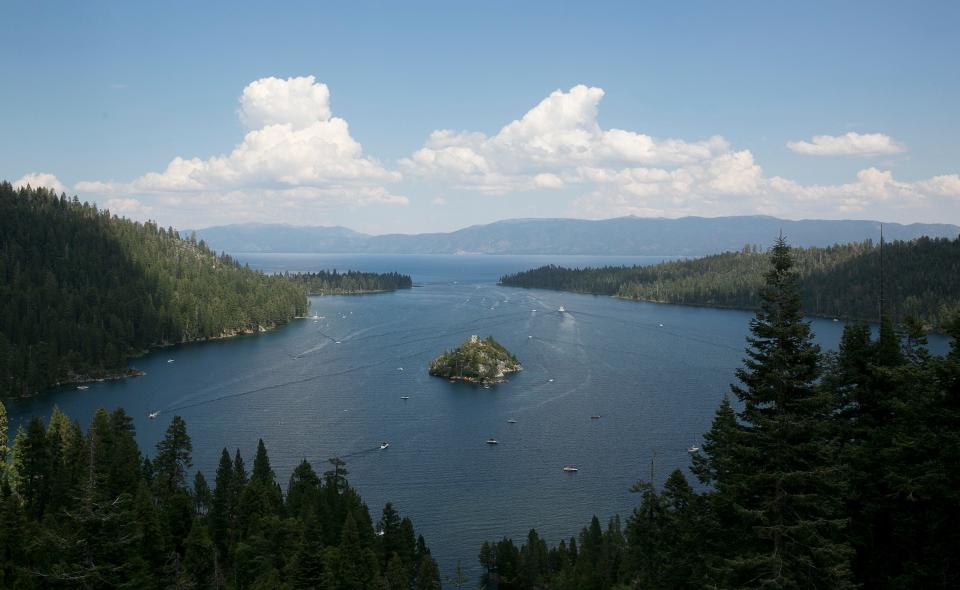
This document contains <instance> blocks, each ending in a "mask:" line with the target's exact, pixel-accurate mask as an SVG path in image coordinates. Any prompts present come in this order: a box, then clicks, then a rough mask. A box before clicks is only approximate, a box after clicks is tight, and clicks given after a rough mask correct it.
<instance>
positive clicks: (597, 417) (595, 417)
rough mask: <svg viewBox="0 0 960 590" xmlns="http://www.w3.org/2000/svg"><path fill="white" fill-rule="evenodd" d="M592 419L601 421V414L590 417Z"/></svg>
mask: <svg viewBox="0 0 960 590" xmlns="http://www.w3.org/2000/svg"><path fill="white" fill-rule="evenodd" d="M590 419H591V420H599V419H600V414H594V415H593V416H590Z"/></svg>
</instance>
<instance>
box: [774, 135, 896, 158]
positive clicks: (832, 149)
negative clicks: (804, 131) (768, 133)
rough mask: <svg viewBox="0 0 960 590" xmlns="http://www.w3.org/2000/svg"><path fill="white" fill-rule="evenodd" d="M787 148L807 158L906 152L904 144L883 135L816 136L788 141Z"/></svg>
mask: <svg viewBox="0 0 960 590" xmlns="http://www.w3.org/2000/svg"><path fill="white" fill-rule="evenodd" d="M787 148H789V149H790V150H792V151H794V152H796V153H798V154H803V155H806V156H888V155H892V154H899V153H901V152H905V151H906V149H907V148H905V147H904V146H903V145H902V144H900V143H898V142H896V141H894V139H893V138H892V137H890V136H889V135H884V134H883V133H856V132H853V131H851V132H850V133H844V134H843V135H814V136H813V138H812V139H811V140H810V141H788V142H787Z"/></svg>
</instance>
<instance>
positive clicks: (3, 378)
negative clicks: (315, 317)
mask: <svg viewBox="0 0 960 590" xmlns="http://www.w3.org/2000/svg"><path fill="white" fill-rule="evenodd" d="M0 301H2V302H3V305H2V307H0V395H9V394H16V395H29V394H31V393H34V392H36V391H38V390H40V389H42V388H44V387H48V386H51V385H54V384H56V383H59V382H64V381H79V380H84V379H90V378H96V377H103V376H108V375H112V374H116V373H118V372H121V371H123V370H124V368H125V367H126V363H127V360H128V359H129V358H130V357H131V356H134V355H137V354H140V353H141V352H143V351H144V350H147V349H149V348H150V347H154V346H162V345H166V344H173V343H180V342H190V341H194V340H202V339H207V338H217V337H221V336H228V335H233V334H238V333H243V332H254V331H258V330H262V329H269V328H271V327H274V326H277V325H279V324H282V323H285V322H287V321H289V320H290V319H291V318H293V317H294V316H296V315H302V314H304V313H305V312H306V308H307V300H306V296H305V294H304V292H303V290H302V288H301V287H300V286H298V285H295V284H293V283H290V282H288V281H286V280H284V279H283V278H282V277H271V276H267V275H265V274H263V273H260V272H254V271H252V270H250V269H248V268H245V267H243V266H241V265H239V264H238V263H237V262H236V261H234V260H233V259H232V258H230V257H229V256H226V255H220V256H218V255H217V254H216V253H214V252H212V251H211V250H210V249H209V248H207V247H206V245H205V244H204V243H203V242H202V241H201V242H199V243H197V242H196V241H195V240H193V239H181V238H180V237H179V235H178V234H177V232H175V231H174V230H173V229H172V228H170V229H164V228H162V227H158V226H157V225H156V224H153V223H135V222H133V221H130V220H127V219H122V218H118V217H116V216H113V215H111V214H110V213H109V212H108V211H105V210H99V209H97V207H96V205H92V204H89V203H81V202H79V201H78V200H77V199H76V197H74V198H72V199H70V198H67V197H66V196H65V195H61V196H57V195H56V194H54V193H52V192H50V191H48V190H46V189H21V190H14V188H13V187H12V186H11V185H10V184H9V183H6V182H3V183H0Z"/></svg>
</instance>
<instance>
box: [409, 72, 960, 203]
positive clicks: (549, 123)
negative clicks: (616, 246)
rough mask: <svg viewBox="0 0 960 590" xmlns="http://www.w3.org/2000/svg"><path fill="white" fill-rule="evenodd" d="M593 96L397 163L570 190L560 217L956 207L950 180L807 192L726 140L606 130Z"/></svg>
mask: <svg viewBox="0 0 960 590" xmlns="http://www.w3.org/2000/svg"><path fill="white" fill-rule="evenodd" d="M603 97H604V91H603V90H602V89H600V88H595V87H588V86H584V85H578V86H574V87H573V88H571V89H569V90H567V91H562V90H557V91H555V92H552V93H551V94H550V95H549V96H547V97H546V98H544V99H543V100H542V101H540V103H539V104H537V105H535V106H534V107H533V108H531V109H530V110H529V111H527V112H526V113H525V114H524V115H523V116H521V117H520V118H518V119H516V120H514V121H512V122H510V123H508V124H506V125H504V126H503V127H502V128H501V129H500V131H499V132H497V133H496V134H495V135H492V136H487V135H485V134H483V133H479V132H471V131H453V130H449V129H441V130H437V131H434V132H433V133H431V134H430V136H429V138H428V139H427V141H426V142H425V143H424V145H423V146H422V147H421V148H420V149H418V150H417V151H415V152H414V153H413V154H411V155H410V156H409V157H407V158H405V159H403V160H401V161H400V168H401V169H402V170H403V171H404V172H405V173H407V175H409V176H412V177H416V178H421V179H426V180H430V181H433V182H438V183H441V184H446V185H448V186H452V187H455V188H459V189H463V190H470V191H476V192H480V193H486V194H508V193H517V192H522V191H566V192H568V193H569V192H573V193H574V194H575V195H576V197H575V198H574V200H573V201H572V204H571V206H570V207H569V208H568V209H567V213H568V214H571V215H584V216H589V217H609V216H614V215H626V214H635V215H665V216H678V215H730V214H746V213H758V212H759V213H767V214H776V215H785V216H796V215H809V216H814V217H824V216H830V215H841V214H848V213H850V212H855V211H863V210H867V209H869V208H870V207H872V206H874V205H876V204H878V203H880V204H882V205H884V206H890V207H924V206H928V205H929V203H930V199H931V198H934V197H951V196H960V179H958V176H957V175H946V176H937V177H934V178H931V179H929V180H921V181H916V182H906V181H900V180H897V179H894V178H893V175H892V173H891V172H890V171H884V170H879V169H877V168H868V169H865V170H861V171H860V172H859V173H858V174H857V176H856V180H854V181H852V182H849V183H846V184H837V185H804V184H801V183H798V182H795V181H793V180H790V179H786V178H782V177H779V176H773V177H768V176H767V175H766V174H765V173H764V171H763V168H762V167H761V165H760V164H759V163H758V162H757V161H756V159H755V157H754V154H753V153H752V152H751V151H750V150H749V149H742V148H735V147H734V146H732V145H731V144H730V142H729V141H727V140H726V139H725V138H723V137H721V136H717V135H714V136H709V137H706V138H703V139H696V140H692V141H690V140H685V139H679V138H656V137H653V136H651V135H647V134H645V133H642V132H640V131H634V130H628V129H604V128H602V127H601V126H600V124H599V122H598V114H599V105H600V102H601V100H602V99H603ZM789 145H790V148H791V149H794V150H795V151H799V152H801V153H811V154H823V155H827V154H845V155H881V154H894V153H899V152H901V151H904V150H905V148H904V147H903V146H902V145H901V144H899V143H897V142H896V141H894V140H893V139H892V138H890V137H888V136H886V135H883V134H879V133H871V134H858V133H847V134H846V135H842V136H839V137H831V136H816V137H814V138H813V140H812V141H811V142H791V143H790V144H789Z"/></svg>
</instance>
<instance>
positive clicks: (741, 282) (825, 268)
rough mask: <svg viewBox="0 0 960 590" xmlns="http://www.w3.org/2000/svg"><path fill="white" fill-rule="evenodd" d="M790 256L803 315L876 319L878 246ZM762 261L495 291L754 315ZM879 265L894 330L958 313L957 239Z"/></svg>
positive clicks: (897, 245) (696, 264) (529, 280)
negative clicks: (910, 322)
mask: <svg viewBox="0 0 960 590" xmlns="http://www.w3.org/2000/svg"><path fill="white" fill-rule="evenodd" d="M792 255H793V259H794V264H795V269H796V272H798V273H799V276H800V287H799V288H800V294H801V298H802V302H803V311H804V312H805V313H806V314H809V315H815V316H823V317H831V318H842V319H857V320H876V319H877V317H879V309H878V302H879V301H880V286H881V279H880V277H881V264H880V262H881V248H880V245H879V244H875V243H873V242H871V241H866V242H861V243H853V244H843V245H836V246H830V247H827V248H795V249H793V250H792ZM770 257H771V253H770V252H763V251H761V250H760V249H759V248H757V247H756V246H745V247H744V248H743V249H742V250H741V251H738V252H725V253H722V254H716V255H713V256H706V257H704V258H696V259H690V260H677V261H671V262H663V263H660V264H655V265H650V266H608V267H602V268H564V267H559V266H553V265H550V266H543V267H540V268H536V269H532V270H528V271H524V272H520V273H516V274H512V275H508V276H504V277H502V278H501V283H502V284H504V285H508V286H512V287H526V288H537V289H555V290H561V291H574V292H577V293H594V294H600V295H612V296H616V297H622V298H626V299H637V300H643V301H653V302H657V303H674V304H686V305H705V306H712V307H733V308H741V309H757V308H759V307H760V306H761V304H762V298H761V296H760V291H761V288H762V286H763V284H764V278H765V275H766V272H767V268H768V267H769V264H770ZM882 258H883V265H882V267H883V270H882V276H883V281H882V285H883V290H884V299H885V300H886V301H887V305H888V307H887V309H885V312H886V313H887V314H888V315H890V317H891V318H892V319H893V320H894V321H895V322H901V321H903V320H905V319H906V318H908V317H911V318H914V319H916V320H919V321H921V322H922V323H923V324H924V326H925V327H926V329H928V330H931V329H933V330H940V329H942V328H943V327H944V326H945V325H946V323H947V322H948V321H950V320H951V319H952V318H953V317H955V316H956V315H957V314H958V313H960V296H958V295H960V237H958V238H955V239H952V240H950V239H946V238H919V239H916V240H911V241H895V242H889V243H885V244H884V245H883V253H882Z"/></svg>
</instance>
